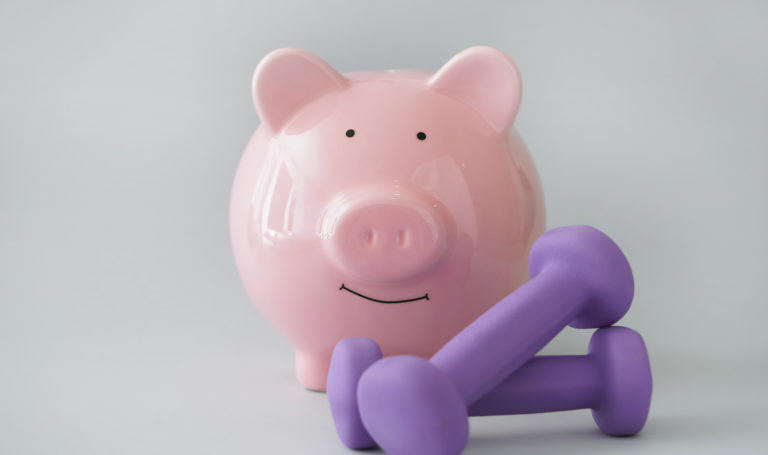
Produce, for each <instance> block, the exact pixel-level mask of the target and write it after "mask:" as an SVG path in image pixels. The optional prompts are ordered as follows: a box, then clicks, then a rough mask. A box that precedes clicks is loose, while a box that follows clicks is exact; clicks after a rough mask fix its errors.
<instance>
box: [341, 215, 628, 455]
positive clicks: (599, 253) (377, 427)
mask: <svg viewBox="0 0 768 455" xmlns="http://www.w3.org/2000/svg"><path fill="white" fill-rule="evenodd" d="M529 268H530V272H531V281H529V282H528V283H526V284H525V285H524V286H522V287H521V288H520V289H518V290H517V291H515V292H514V293H512V294H510V295H509V296H507V297H506V298H504V299H503V300H501V301H500V302H499V303H498V304H496V305H495V306H494V307H492V308H491V309H490V310H488V311H487V312H486V313H485V314H483V315H482V316H480V317H479V318H478V319H477V320H476V321H474V322H473V323H472V324H470V325H469V326H468V327H467V328H465V329H464V330H462V331H461V332H460V333H459V334H458V335H456V336H455V337H454V338H453V339H452V340H451V341H449V342H448V343H447V344H446V345H445V346H444V347H443V348H442V349H441V350H440V351H438V352H437V353H436V354H435V355H434V356H433V357H432V359H431V360H429V361H427V360H424V359H421V358H418V357H411V356H396V357H388V358H384V359H381V360H378V359H380V357H381V351H380V350H378V347H377V346H375V343H372V342H370V343H366V342H363V341H360V339H357V341H355V342H354V347H352V346H350V345H346V344H343V343H340V345H339V346H337V349H336V350H335V352H334V356H333V359H332V362H331V371H330V374H329V376H328V389H327V391H328V397H329V400H330V402H331V410H332V412H333V415H334V420H335V421H336V424H337V430H338V431H339V435H340V436H341V439H342V441H344V443H345V444H347V445H348V446H349V447H352V448H364V447H370V446H372V445H374V444H375V443H378V445H379V446H380V447H381V448H382V449H384V450H385V451H386V452H388V453H392V454H398V453H402V454H432V453H435V454H453V453H459V452H461V450H462V449H463V448H464V446H465V445H466V442H467V437H468V422H467V416H468V413H467V407H468V406H469V405H470V404H472V403H473V402H475V401H477V400H478V399H479V398H480V397H482V396H483V395H485V394H486V393H488V392H489V391H491V390H492V389H494V388H495V387H496V386H497V385H499V384H500V383H501V382H502V381H504V380H505V379H506V378H507V377H509V376H510V374H511V373H512V372H514V371H515V370H516V369H518V368H519V367H520V366H521V365H522V364H523V363H524V362H525V361H526V360H528V359H529V358H530V357H531V356H533V354H535V353H536V352H537V351H538V350H539V349H541V348H542V347H543V346H544V345H545V344H546V343H547V342H549V341H550V340H551V339H552V338H554V336H555V335H557V333H559V332H560V331H561V330H562V329H563V328H564V327H565V326H566V325H571V326H572V327H577V328H588V327H602V326H607V325H611V324H613V323H615V322H616V321H618V320H619V319H620V318H621V317H622V316H623V315H624V314H625V313H626V311H627V310H628V309H629V306H630V304H631V302H632V295H633V292H634V283H633V280H632V271H631V269H630V266H629V263H628V262H627V260H626V258H625V257H624V255H623V254H622V253H621V250H620V249H619V247H618V246H617V245H616V244H615V243H614V242H613V241H612V240H611V239H610V238H608V237H607V236H606V235H605V234H603V233H601V232H600V231H598V230H596V229H594V228H591V227H588V226H571V227H564V228H558V229H553V230H551V231H549V232H547V233H545V234H544V235H543V236H541V237H540V238H539V239H538V240H537V241H536V243H535V244H534V245H533V248H532V249H531V254H530V260H529ZM369 341H370V340H369ZM371 343H372V344H371ZM369 365H370V366H369ZM358 379H359V381H358ZM355 391H356V393H355ZM358 412H359V414H358ZM366 430H367V431H366ZM371 437H372V438H371ZM374 441H375V443H374Z"/></svg>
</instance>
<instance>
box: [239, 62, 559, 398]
mask: <svg viewBox="0 0 768 455" xmlns="http://www.w3.org/2000/svg"><path fill="white" fill-rule="evenodd" d="M520 97H521V83H520V76H519V72H518V70H517V68H516V66H515V64H514V63H513V62H512V60H510V59H509V58H508V57H507V56H506V55H504V54H502V53H501V52H499V51H497V50H495V49H492V48H488V47H474V48H470V49H467V50H465V51H463V52H460V53H459V54H458V55H456V56H455V57H453V58H452V59H450V60H449V61H448V62H447V63H446V64H445V65H443V66H442V67H441V68H440V69H439V70H438V71H437V72H435V73H434V74H432V73H428V72H423V71H415V70H394V71H385V72H358V73H348V74H344V75H342V74H340V73H338V72H337V71H336V70H334V69H333V68H332V67H331V66H329V65H328V64H327V63H325V62H324V61H322V60H321V59H319V58H318V57H316V56H314V55H312V54H310V53H307V52H304V51H301V50H297V49H279V50H276V51H274V52H272V53H270V54H269V55H267V56H266V57H264V59H263V60H262V61H261V62H260V63H259V65H258V67H257V68H256V72H255V74H254V79H253V100H254V104H255V107H256V111H257V113H258V115H259V118H260V120H261V124H260V126H259V127H258V129H257V130H256V132H255V133H254V135H253V137H252V138H251V140H250V142H249V143H248V146H247V147H246V150H245V152H244V154H243V157H242V159H241V161H240V164H239V167H238V170H237V173H236V176H235V180H234V185H233V189H232V198H231V204H230V233H231V241H232V247H233V250H234V255H235V260H236V263H237V267H238V270H239V273H240V276H241V279H242V281H243V283H244V285H245V287H246V290H247V292H248V294H249V296H250V297H251V299H252V300H253V301H254V303H255V304H256V306H257V307H258V308H259V310H260V311H261V312H262V313H263V314H264V315H265V317H266V318H267V319H268V320H269V321H270V323H272V324H273V325H274V326H275V327H276V328H277V329H278V330H279V331H280V332H281V333H282V334H283V335H284V336H285V337H286V338H287V339H288V340H289V341H290V343H291V344H292V345H293V347H294V349H295V353H296V370H297V376H298V380H299V382H300V383H301V384H302V385H304V386H305V387H307V388H310V389H316V390H324V389H325V385H326V377H327V375H328V365H329V362H330V359H331V353H332V351H333V349H334V346H335V345H336V343H337V342H338V341H340V340H341V339H343V338H348V337H366V338H370V339H373V340H375V341H376V343H377V344H378V345H380V346H381V348H382V351H383V352H384V354H385V355H399V354H411V355H417V356H421V357H430V356H431V355H432V354H434V353H435V352H436V351H437V350H438V349H440V348H441V347H442V346H443V345H444V344H445V343H446V342H447V341H448V340H449V339H451V338H452V337H453V336H454V335H455V334H456V333H458V332H459V331H460V330H461V329H463V328H464V327H466V326H467V325H468V324H469V323H471V322H472V321H473V320H475V319H476V318H477V317H478V316H480V315H481V314H482V313H484V312H485V311H486V310H487V309H488V308H490V307H491V306H493V305H494V304H495V303H497V302H498V301H499V300H501V299H502V298H504V297H505V296H506V295H508V294H509V293H511V292H512V291H514V290H515V289H516V288H518V287H519V286H520V285H522V284H523V283H525V282H526V281H527V280H528V268H527V266H528V264H527V258H528V253H529V251H530V248H531V245H532V243H533V241H534V240H535V239H536V238H538V237H539V235H540V234H541V233H542V232H543V230H544V203H543V197H542V194H541V187H540V183H539V179H538V176H537V174H536V170H535V167H534V165H533V162H532V160H531V158H530V156H529V154H528V151H527V150H526V147H525V145H524V143H523V141H522V139H521V138H520V136H519V134H518V133H517V131H516V130H515V128H514V127H513V123H514V120H515V116H516V114H517V110H518V107H519V105H520Z"/></svg>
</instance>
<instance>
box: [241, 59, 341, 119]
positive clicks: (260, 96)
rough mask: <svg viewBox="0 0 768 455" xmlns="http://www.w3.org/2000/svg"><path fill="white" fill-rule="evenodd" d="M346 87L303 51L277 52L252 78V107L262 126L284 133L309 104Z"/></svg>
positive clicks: (327, 67) (331, 70) (261, 63)
mask: <svg viewBox="0 0 768 455" xmlns="http://www.w3.org/2000/svg"><path fill="white" fill-rule="evenodd" d="M346 85H347V80H346V79H345V78H344V76H342V75H341V74H339V73H338V72H336V70H334V69H333V68H331V66H330V65H328V64H327V63H325V62H324V61H323V60H322V59H320V58H319V57H317V56H315V55H313V54H310V53H309V52H305V51H302V50H300V49H278V50H276V51H272V52H270V53H269V54H267V56H266V57H264V58H263V59H262V60H261V62H259V65H258V66H257V67H256V71H255V72H254V74H253V104H254V106H256V112H257V113H258V114H259V118H260V119H261V121H262V122H263V123H266V124H267V125H268V126H269V127H270V128H271V129H272V130H273V131H278V130H281V129H282V128H283V127H284V126H285V125H286V124H287V123H288V122H289V121H290V120H291V119H292V118H293V116H294V115H296V113H297V112H298V111H299V110H301V109H302V108H303V107H304V106H306V105H307V104H308V103H310V102H312V101H314V100H316V99H317V98H319V97H321V96H322V95H325V94H326V93H330V92H333V91H336V90H341V89H343V88H344V87H345V86H346Z"/></svg>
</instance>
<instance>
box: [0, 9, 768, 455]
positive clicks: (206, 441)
mask: <svg viewBox="0 0 768 455" xmlns="http://www.w3.org/2000/svg"><path fill="white" fill-rule="evenodd" d="M766 43H768V6H767V5H766V3H765V2H721V3H717V2H694V1H690V2H681V1H675V2H664V3H662V2H639V1H638V2H609V1H603V2H579V3H575V2H540V3H536V4H534V2H527V3H521V2H504V3H502V2H464V3H458V2H439V3H438V2H403V1H385V2H373V1H324V2H310V1H306V2H298V1H280V2H278V1H273V2H269V3H266V2H259V1H256V0H252V1H220V2H202V1H178V2H167V1H166V2H162V1H161V2H158V1H143V0H132V1H124V2H116V1H98V2H97V1H90V2H89V1H69V2H53V1H50V2H28V1H16V0H13V1H9V0H2V2H0V220H2V222H1V223H0V258H1V259H0V453H3V454H51V453H72V454H75V453H77V454H106V453H109V454H138V453H141V454H154V453H157V454H160V453H187V454H240V453H243V454H256V453H321V454H326V453H327V454H344V453H348V451H347V450H346V449H345V448H343V446H342V445H341V444H340V442H339V441H338V440H337V438H336V435H335V433H334V430H333V427H332V423H331V419H330V415H329V412H328V406H327V401H326V399H325V396H324V395H323V394H318V393H311V392H307V391H304V390H302V389H301V388H300V387H299V386H298V385H297V384H296V382H295V380H294V379H293V370H292V368H293V365H292V361H293V359H292V354H291V351H290V347H289V346H288V344H287V343H286V342H285V341H284V340H283V339H282V338H281V337H280V336H279V335H278V334H277V333H276V332H275V331H274V329H272V328H271V327H270V326H268V325H267V324H266V322H265V321H264V320H263V319H262V318H261V317H260V315H259V314H258V313H257V312H256V310H255V309H254V308H253V307H252V305H251V303H250V302H249V301H248V299H247V297H246V295H245V292H244V290H243V288H242V286H241V284H240V283H239V280H238V277H237V275H236V271H235V267H234V264H233V260H232V258H231V253H230V251H229V240H228V230H227V205H228V196H229V189H230V183H231V180H232V176H233V173H234V171H235V167H236V164H237V161H238V159H239V156H240V153H241V151H242V149H243V147H244V146H245V143H246V141H247V139H248V137H249V135H250V134H251V132H252V131H253V129H254V128H255V127H256V125H257V122H258V119H257V118H256V115H255V113H254V110H253V108H252V105H251V101H250V93H249V84H250V78H251V75H252V71H253V68H254V67H255V65H256V63H257V62H258V60H259V59H260V58H261V57H262V56H264V55H265V54H266V53H267V52H269V51H270V50H272V49H275V48H278V47H284V46H293V47H300V48H304V49H307V50H309V51H312V52H314V53H316V54H317V55H319V56H321V57H322V58H324V59H326V60H327V61H328V62H329V63H331V64H332V65H334V66H335V67H336V68H337V69H339V70H340V71H352V70H361V69H388V68H408V67H413V68H423V69H428V70H434V69H437V68H438V67H439V66H440V65H441V64H442V63H443V62H445V61H446V60H447V59H448V58H450V57H451V56H452V55H453V54H455V53H456V52H458V51H460V50H461V49H463V48H465V47H468V46H471V45H476V44H487V45H492V46H495V47H498V48H500V49H501V50H503V51H505V52H506V53H508V54H509V55H511V56H512V57H513V58H514V59H515V60H516V61H517V63H518V65H519V66H520V68H521V71H522V74H523V79H524V86H525V89H524V93H525V94H524V98H523V105H522V108H521V110H520V115H519V117H518V121H517V125H518V128H519V130H520V131H521V132H522V134H523V137H524V138H525V139H526V141H527V143H528V145H529V148H530V150H531V152H532V154H533V156H534V159H535V161H536V163H537V165H538V168H539V171H540V174H541V177H542V180H543V184H544V188H545V193H546V197H547V202H548V216H549V223H548V224H549V226H550V227H554V226H559V225H565V224H576V223H588V224H592V225H595V226H597V227H599V228H601V229H603V230H605V231H606V232H608V233H610V235H611V236H613V237H614V238H615V239H616V240H617V241H618V243H619V244H620V245H622V247H623V248H624V250H625V252H626V253H627V254H628V256H629V257H630V259H631V261H632V264H633V267H634V270H635V272H636V278H637V288H638V292H637V299H636V301H635V305H634V307H633V309H632V311H631V312H630V313H629V315H628V316H627V317H626V318H625V320H624V322H623V323H624V324H626V325H628V326H630V327H633V328H635V329H637V330H639V331H640V332H641V333H642V334H643V335H644V336H645V338H646V340H647V343H648V346H649V349H650V352H651V356H652V364H653V369H654V374H655V398H654V403H653V407H652V410H651V417H650V420H649V423H648V425H647V427H646V429H645V431H644V432H643V433H641V434H640V435H639V436H638V437H635V438H630V439H612V438H608V437H604V436H602V435H601V434H600V433H599V432H598V431H597V430H596V429H595V426H594V424H593V423H592V421H591V418H590V417H589V414H588V412H586V411H575V412H569V413H560V414H548V415H538V416H513V417H498V418H484V419H473V421H472V440H471V443H470V445H469V448H468V449H467V453H473V454H490V453H520V454H526V453H545V454H550V453H558V452H565V451H567V452H569V453H592V452H593V451H594V450H604V451H607V452H610V453H616V452H618V453H651V452H653V453H676V454H678V453H691V454H693V453H697V454H698V453H704V452H709V453H725V452H726V451H727V452H729V453H766V450H767V449H766V447H767V445H768V436H766V432H765V431H764V429H765V426H766V424H768V411H766V407H768V393H766V391H765V384H766V379H767V378H766V376H767V374H766V373H767V372H768V366H767V365H766V361H767V360H766V359H767V358H768V355H767V354H768V335H767V334H766V330H765V320H766V317H768V311H766V306H768V305H767V303H768V302H766V298H765V296H766V294H767V293H768V284H766V283H767V282H768V280H766V272H768V260H767V259H766V258H767V257H768V241H766V231H767V230H768V229H766V228H768V203H767V201H766V199H768V198H767V197H766V196H767V195H768V183H766V177H767V176H768V158H767V156H768V147H767V145H768V128H766V123H767V121H768V89H767V88H766V84H767V82H768V51H767V49H768V46H767V45H766ZM588 337H589V333H588V332H587V331H585V332H579V331H576V330H568V331H566V332H564V333H563V334H562V335H561V336H560V337H559V338H558V339H556V340H555V341H554V342H553V343H552V344H551V345H550V346H548V347H547V348H546V349H545V351H546V352H548V353H574V354H575V353H583V352H584V351H585V347H586V342H587V340H588Z"/></svg>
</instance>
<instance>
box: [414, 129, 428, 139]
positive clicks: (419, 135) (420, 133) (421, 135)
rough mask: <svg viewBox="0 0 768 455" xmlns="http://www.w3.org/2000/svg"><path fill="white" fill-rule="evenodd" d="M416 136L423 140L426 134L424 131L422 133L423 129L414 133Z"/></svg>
mask: <svg viewBox="0 0 768 455" xmlns="http://www.w3.org/2000/svg"><path fill="white" fill-rule="evenodd" d="M416 138H417V139H418V140H420V141H423V140H424V139H426V138H427V135H426V133H424V131H419V132H418V133H416Z"/></svg>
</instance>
